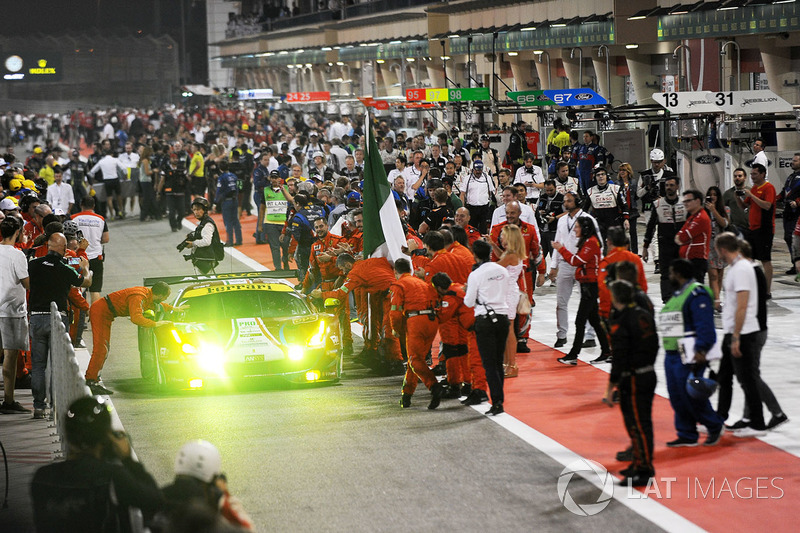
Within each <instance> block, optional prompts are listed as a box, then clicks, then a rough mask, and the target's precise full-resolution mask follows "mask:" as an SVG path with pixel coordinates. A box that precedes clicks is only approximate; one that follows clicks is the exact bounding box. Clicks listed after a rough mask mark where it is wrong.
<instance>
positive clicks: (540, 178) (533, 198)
mask: <svg viewBox="0 0 800 533" xmlns="http://www.w3.org/2000/svg"><path fill="white" fill-rule="evenodd" d="M533 159H534V157H533V154H532V153H530V152H527V153H526V154H525V164H524V165H522V166H521V167H519V168H518V169H517V174H516V175H515V176H514V183H521V184H523V185H525V187H526V188H527V193H526V194H525V201H526V202H527V203H528V204H533V205H536V202H538V201H539V192H540V191H541V190H542V189H544V173H542V169H541V168H539V167H537V166H536V165H534V164H533Z"/></svg>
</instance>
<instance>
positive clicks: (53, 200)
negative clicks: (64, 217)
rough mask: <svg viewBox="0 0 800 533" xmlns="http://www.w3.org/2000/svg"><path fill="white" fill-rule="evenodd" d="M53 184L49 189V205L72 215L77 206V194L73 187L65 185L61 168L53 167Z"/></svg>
mask: <svg viewBox="0 0 800 533" xmlns="http://www.w3.org/2000/svg"><path fill="white" fill-rule="evenodd" d="M53 180H54V181H53V184H52V185H50V186H49V187H48V188H47V203H49V204H50V207H52V208H53V211H55V210H56V209H61V210H62V211H64V213H70V212H71V211H72V206H73V205H74V204H75V194H74V192H73V190H72V186H70V185H68V184H66V183H64V174H63V172H62V170H61V167H60V166H58V165H56V166H54V167H53Z"/></svg>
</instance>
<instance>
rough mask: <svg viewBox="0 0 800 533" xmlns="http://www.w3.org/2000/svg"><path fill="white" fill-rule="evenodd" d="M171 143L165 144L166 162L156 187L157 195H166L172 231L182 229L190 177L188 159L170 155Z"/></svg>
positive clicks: (162, 166)
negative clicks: (188, 174)
mask: <svg viewBox="0 0 800 533" xmlns="http://www.w3.org/2000/svg"><path fill="white" fill-rule="evenodd" d="M169 150H170V147H169V145H167V144H165V145H164V154H165V155H166V156H167V157H165V158H164V162H163V163H162V165H161V179H160V180H159V182H158V187H156V191H157V192H156V196H158V197H160V196H161V195H162V194H165V195H166V201H167V212H168V213H169V215H168V219H169V226H170V228H172V231H178V230H180V229H181V218H183V213H184V202H185V197H186V189H187V188H188V186H189V178H188V176H187V174H186V160H185V159H183V158H181V157H175V158H172V157H170V156H169V155H168V154H169Z"/></svg>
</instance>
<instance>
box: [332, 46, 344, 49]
mask: <svg viewBox="0 0 800 533" xmlns="http://www.w3.org/2000/svg"><path fill="white" fill-rule="evenodd" d="M333 49H334V50H341V49H342V47H341V46H334V47H333Z"/></svg>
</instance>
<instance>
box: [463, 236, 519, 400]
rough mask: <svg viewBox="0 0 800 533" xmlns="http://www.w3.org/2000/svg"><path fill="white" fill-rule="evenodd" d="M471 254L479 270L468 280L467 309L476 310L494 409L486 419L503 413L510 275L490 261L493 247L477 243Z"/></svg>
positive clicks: (482, 359) (476, 327) (476, 320)
mask: <svg viewBox="0 0 800 533" xmlns="http://www.w3.org/2000/svg"><path fill="white" fill-rule="evenodd" d="M472 253H473V255H474V256H475V260H476V261H477V262H478V267H477V268H476V269H475V270H473V271H472V272H471V273H470V275H469V277H468V278H467V291H466V295H465V296H464V305H466V306H467V307H473V308H474V309H475V338H476V340H477V343H478V351H479V352H480V354H481V361H482V362H483V368H484V369H485V370H486V383H487V384H488V385H489V395H490V396H491V399H492V408H491V409H489V410H488V411H487V412H486V414H487V415H498V414H500V413H503V412H504V410H503V401H504V400H505V398H504V395H503V375H504V371H503V354H504V353H505V346H506V340H507V339H508V332H509V321H508V314H507V312H508V305H507V304H506V299H507V293H508V271H507V270H506V269H505V268H504V267H502V266H500V265H498V264H497V263H493V262H492V261H491V255H492V246H491V245H490V244H489V243H488V242H486V241H475V242H474V243H473V244H472Z"/></svg>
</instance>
